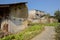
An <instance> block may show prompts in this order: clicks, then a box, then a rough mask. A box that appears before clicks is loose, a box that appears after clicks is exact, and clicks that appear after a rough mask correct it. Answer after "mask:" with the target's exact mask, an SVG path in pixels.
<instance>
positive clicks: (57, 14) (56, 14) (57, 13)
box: [54, 10, 60, 20]
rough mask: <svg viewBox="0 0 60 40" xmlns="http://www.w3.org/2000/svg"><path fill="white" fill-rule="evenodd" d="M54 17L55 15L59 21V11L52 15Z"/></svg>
mask: <svg viewBox="0 0 60 40" xmlns="http://www.w3.org/2000/svg"><path fill="white" fill-rule="evenodd" d="M54 15H55V18H56V19H58V20H60V11H59V10H57V11H56V12H55V13H54Z"/></svg>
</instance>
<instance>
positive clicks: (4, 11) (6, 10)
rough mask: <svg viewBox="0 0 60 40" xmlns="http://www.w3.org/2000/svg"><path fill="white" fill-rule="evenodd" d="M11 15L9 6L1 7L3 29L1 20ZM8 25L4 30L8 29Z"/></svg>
mask: <svg viewBox="0 0 60 40" xmlns="http://www.w3.org/2000/svg"><path fill="white" fill-rule="evenodd" d="M8 16H9V7H1V8H0V29H1V22H2V20H5V19H7V17H8ZM7 28H8V27H4V30H8V29H7Z"/></svg>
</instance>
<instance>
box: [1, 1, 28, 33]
mask: <svg viewBox="0 0 60 40" xmlns="http://www.w3.org/2000/svg"><path fill="white" fill-rule="evenodd" d="M26 3H27V2H21V3H13V4H0V19H1V20H0V29H1V30H3V31H6V32H11V33H16V32H18V31H21V30H23V29H24V28H25V27H27V23H26V24H24V22H26V20H27V17H28V7H27V5H26Z"/></svg>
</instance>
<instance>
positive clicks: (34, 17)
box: [28, 9, 45, 23]
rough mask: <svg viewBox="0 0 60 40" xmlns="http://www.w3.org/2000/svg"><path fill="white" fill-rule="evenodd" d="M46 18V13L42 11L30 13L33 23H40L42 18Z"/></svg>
mask: <svg viewBox="0 0 60 40" xmlns="http://www.w3.org/2000/svg"><path fill="white" fill-rule="evenodd" d="M44 16H45V12H44V11H40V10H36V9H33V10H30V11H29V17H28V18H29V20H31V21H32V22H34V23H35V22H36V23H40V21H41V18H42V17H44Z"/></svg>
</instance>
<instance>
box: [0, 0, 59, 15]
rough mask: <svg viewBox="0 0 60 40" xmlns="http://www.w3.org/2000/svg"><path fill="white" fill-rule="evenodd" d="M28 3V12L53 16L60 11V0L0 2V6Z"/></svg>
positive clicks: (2, 0) (12, 0) (6, 0)
mask: <svg viewBox="0 0 60 40" xmlns="http://www.w3.org/2000/svg"><path fill="white" fill-rule="evenodd" d="M16 2H28V3H27V6H28V9H29V10H32V9H36V10H41V11H44V12H46V13H50V14H51V15H54V12H55V11H56V10H58V9H60V0H0V4H7V3H16Z"/></svg>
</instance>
